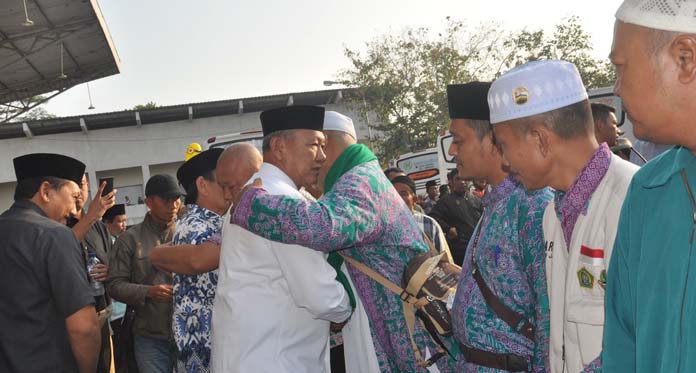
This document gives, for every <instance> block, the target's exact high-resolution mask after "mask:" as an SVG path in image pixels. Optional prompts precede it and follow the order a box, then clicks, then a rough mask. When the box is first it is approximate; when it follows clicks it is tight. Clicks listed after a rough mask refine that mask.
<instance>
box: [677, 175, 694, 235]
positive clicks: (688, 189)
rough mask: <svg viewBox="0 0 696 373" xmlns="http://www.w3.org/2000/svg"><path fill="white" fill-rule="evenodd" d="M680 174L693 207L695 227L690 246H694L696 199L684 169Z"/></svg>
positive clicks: (692, 231) (692, 230)
mask: <svg viewBox="0 0 696 373" xmlns="http://www.w3.org/2000/svg"><path fill="white" fill-rule="evenodd" d="M680 173H681V177H682V181H684V186H685V187H686V193H687V194H688V195H689V200H691V207H692V208H693V218H694V227H693V228H691V238H690V239H689V244H691V245H693V243H694V232H696V199H694V193H693V192H692V191H691V187H690V186H689V180H688V179H687V178H686V171H685V170H684V169H683V168H682V169H681V172H680Z"/></svg>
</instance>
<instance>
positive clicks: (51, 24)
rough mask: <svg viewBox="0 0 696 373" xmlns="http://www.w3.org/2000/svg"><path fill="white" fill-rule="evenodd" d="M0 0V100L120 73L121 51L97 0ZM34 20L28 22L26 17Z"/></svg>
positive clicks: (23, 100)
mask: <svg viewBox="0 0 696 373" xmlns="http://www.w3.org/2000/svg"><path fill="white" fill-rule="evenodd" d="M26 6H27V15H28V17H27V16H25V11H24V5H23V0H0V104H3V105H7V104H9V103H13V104H11V106H13V107H17V106H18V105H19V107H24V108H27V106H28V105H31V106H35V105H32V103H30V102H29V101H27V99H28V98H31V97H33V96H37V95H41V94H45V93H49V92H53V94H52V95H51V97H53V96H55V95H56V94H59V93H61V92H63V91H65V90H67V89H69V88H71V87H73V86H75V85H77V84H81V83H85V82H88V81H90V80H95V79H99V78H103V77H106V76H109V75H114V74H118V73H119V70H120V66H119V59H118V54H117V52H116V48H115V47H114V44H113V42H112V40H111V35H110V34H109V30H108V28H107V26H106V23H105V21H104V18H103V17H102V14H101V10H100V9H99V4H98V3H97V1H96V0H26ZM27 18H28V19H29V20H30V21H31V22H29V23H33V25H31V26H26V25H25V24H26V23H27V22H26V19H27Z"/></svg>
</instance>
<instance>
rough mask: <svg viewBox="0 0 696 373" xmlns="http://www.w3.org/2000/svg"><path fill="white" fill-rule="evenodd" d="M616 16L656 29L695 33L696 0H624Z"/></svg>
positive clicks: (628, 21)
mask: <svg viewBox="0 0 696 373" xmlns="http://www.w3.org/2000/svg"><path fill="white" fill-rule="evenodd" d="M616 18H617V19H619V20H620V21H623V22H625V23H632V24H634V25H638V26H643V27H647V28H651V29H656V30H665V31H675V32H686V33H690V34H691V33H696V0H624V2H623V4H621V6H620V7H619V10H617V11H616Z"/></svg>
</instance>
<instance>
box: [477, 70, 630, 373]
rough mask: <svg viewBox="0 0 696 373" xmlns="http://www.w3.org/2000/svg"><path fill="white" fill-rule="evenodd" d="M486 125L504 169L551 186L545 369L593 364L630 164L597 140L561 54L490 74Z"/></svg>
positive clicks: (546, 227) (570, 370) (564, 370)
mask: <svg viewBox="0 0 696 373" xmlns="http://www.w3.org/2000/svg"><path fill="white" fill-rule="evenodd" d="M488 104H489V107H490V112H491V123H492V124H493V131H494V133H495V138H496V141H497V143H498V145H499V146H500V148H501V150H502V152H503V158H504V165H506V166H508V167H509V169H510V173H511V174H513V175H515V176H517V178H518V179H519V180H520V181H521V182H522V183H523V184H524V186H525V187H526V188H527V189H530V190H534V189H538V188H542V187H551V188H553V189H555V190H556V192H555V196H554V199H553V201H552V202H551V203H549V204H548V206H547V207H546V210H545V212H544V219H543V231H544V239H545V240H546V252H547V256H546V275H547V284H548V289H549V304H550V322H551V332H550V348H549V362H550V368H551V369H550V371H551V372H552V373H576V372H580V371H583V370H586V371H595V370H596V369H599V368H600V367H601V361H600V359H599V355H600V352H601V351H602V333H603V325H604V291H605V284H606V270H607V268H608V267H609V258H610V256H611V250H612V247H613V245H614V237H615V235H616V227H617V224H618V220H619V213H620V210H621V205H622V203H623V199H624V196H625V194H626V189H627V188H628V184H629V182H630V180H631V177H632V176H633V174H634V173H635V172H636V170H637V169H638V167H637V166H635V165H633V164H631V163H629V162H626V161H624V160H623V159H621V158H619V157H618V156H616V155H614V154H612V152H611V150H610V149H609V147H608V146H607V144H606V143H602V144H601V145H599V144H597V140H596V138H595V135H594V123H593V120H592V113H591V109H590V103H589V102H588V99H587V92H586V90H585V87H584V86H583V83H582V79H581V78H580V74H579V73H578V70H577V68H576V67H575V66H574V65H573V64H571V63H568V62H564V61H537V62H530V63H527V64H525V65H522V66H519V67H517V68H515V69H513V70H511V71H509V72H507V73H506V74H504V75H503V76H501V77H500V78H499V79H498V80H496V81H495V82H493V85H492V86H491V89H490V91H489V93H488Z"/></svg>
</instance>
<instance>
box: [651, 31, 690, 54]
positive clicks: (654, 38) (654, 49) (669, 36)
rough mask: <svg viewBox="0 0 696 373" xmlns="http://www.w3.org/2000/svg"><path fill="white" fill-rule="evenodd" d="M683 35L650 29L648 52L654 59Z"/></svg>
mask: <svg viewBox="0 0 696 373" xmlns="http://www.w3.org/2000/svg"><path fill="white" fill-rule="evenodd" d="M681 34H683V33H680V32H674V31H665V30H656V29H650V31H649V34H648V44H647V45H648V51H649V52H650V54H651V55H652V56H653V57H657V55H658V54H659V53H660V52H662V50H663V49H665V48H666V47H667V46H669V44H670V43H672V41H673V40H674V38H676V37H677V36H679V35H681Z"/></svg>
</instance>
